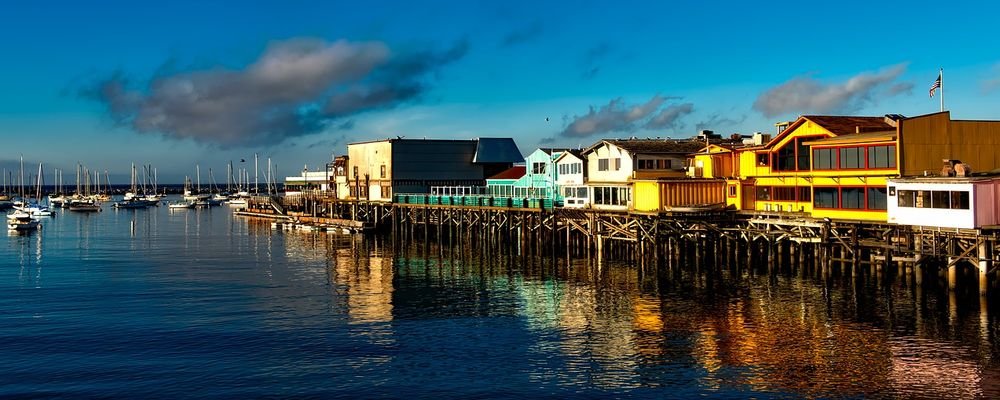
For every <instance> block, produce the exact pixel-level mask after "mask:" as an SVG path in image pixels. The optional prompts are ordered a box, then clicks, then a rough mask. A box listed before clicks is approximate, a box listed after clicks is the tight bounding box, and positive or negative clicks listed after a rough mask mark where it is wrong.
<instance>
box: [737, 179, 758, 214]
mask: <svg viewBox="0 0 1000 400" xmlns="http://www.w3.org/2000/svg"><path fill="white" fill-rule="evenodd" d="M741 189H742V190H740V195H741V196H743V201H742V202H741V203H742V205H741V207H740V209H742V210H748V211H753V210H754V209H756V207H757V187H756V186H755V185H754V184H752V183H751V184H749V185H748V184H743V185H742V188H741Z"/></svg>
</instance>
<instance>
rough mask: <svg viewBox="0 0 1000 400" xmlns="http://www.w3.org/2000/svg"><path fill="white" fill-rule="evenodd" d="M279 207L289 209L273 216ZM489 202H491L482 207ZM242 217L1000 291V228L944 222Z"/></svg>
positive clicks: (554, 215) (616, 214) (305, 202)
mask: <svg viewBox="0 0 1000 400" xmlns="http://www.w3.org/2000/svg"><path fill="white" fill-rule="evenodd" d="M272 202H283V203H282V204H280V205H279V207H281V209H282V210H288V211H285V212H284V213H283V214H279V213H275V212H274V210H275V207H274V206H273V205H272V204H271V203H272ZM478 204H483V203H478ZM252 206H253V207H258V208H256V209H255V208H248V209H247V211H243V212H242V215H253V216H258V217H259V216H268V217H271V218H275V219H279V220H281V221H282V222H280V224H281V226H282V227H285V226H286V225H289V224H290V225H292V226H296V225H297V226H309V227H310V228H308V229H313V230H331V231H342V232H382V233H391V235H392V237H393V240H394V241H398V242H400V243H419V242H428V241H432V240H448V241H453V240H458V239H464V240H468V241H471V242H472V243H479V244H480V245H481V246H485V247H490V246H494V247H497V248H499V249H500V250H501V251H502V250H503V249H507V250H511V249H513V250H515V251H516V252H518V253H519V254H531V255H536V256H548V257H566V258H572V257H583V258H594V259H596V260H598V262H599V263H600V262H602V261H604V260H619V261H627V262H634V263H635V265H636V267H637V268H638V269H639V270H640V271H652V270H660V269H663V268H669V267H670V266H671V265H675V264H677V263H687V264H693V265H694V266H695V267H696V268H702V267H708V266H723V265H730V264H746V265H760V264H766V265H768V266H769V268H775V269H781V268H790V269H795V270H798V269H799V268H805V269H808V270H810V271H816V274H817V275H818V276H830V274H839V273H850V274H858V273H871V274H874V275H876V276H880V277H881V276H883V275H886V276H888V275H893V276H895V275H899V276H904V277H909V279H911V280H912V281H913V283H914V284H920V283H921V282H922V281H923V280H924V279H932V278H933V277H935V276H938V277H941V278H942V279H944V280H946V281H947V286H948V288H949V289H950V290H958V289H959V288H960V286H961V285H963V282H977V283H978V285H973V287H974V288H975V290H978V291H979V293H980V294H982V295H985V294H986V293H987V292H988V291H989V290H992V289H993V288H995V287H996V284H997V280H996V279H995V277H996V275H997V266H998V265H1000V259H997V255H998V254H1000V230H998V229H991V228H984V229H941V228H927V227H919V226H907V225H894V224H887V223H875V222H870V221H851V220H830V219H825V218H824V219H816V218H810V217H808V216H806V215H798V214H790V213H783V214H782V213H774V212H755V211H735V210H724V209H723V210H708V211H706V210H696V211H692V210H683V211H664V212H659V213H649V212H642V213H636V212H629V211H601V210H591V209H570V208H560V207H555V208H545V207H543V206H541V205H540V206H539V207H537V208H523V207H495V206H492V205H465V202H464V201H462V202H459V203H458V204H457V205H456V204H450V205H444V204H409V203H402V204H400V203H392V202H375V201H364V200H337V199H333V198H324V197H322V196H305V197H297V198H294V199H287V200H281V199H271V200H268V201H257V202H252Z"/></svg>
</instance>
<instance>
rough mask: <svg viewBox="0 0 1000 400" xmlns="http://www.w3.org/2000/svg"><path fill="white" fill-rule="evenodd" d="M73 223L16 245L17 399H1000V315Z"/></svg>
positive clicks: (226, 219)
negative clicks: (719, 397)
mask: <svg viewBox="0 0 1000 400" xmlns="http://www.w3.org/2000/svg"><path fill="white" fill-rule="evenodd" d="M226 211H228V210H224V209H211V210H201V211H198V210H192V211H186V212H183V213H178V212H168V211H167V210H166V209H162V210H148V211H129V212H106V213H102V214H100V215H85V216H74V215H72V214H67V215H62V216H60V217H58V218H57V219H54V220H52V221H49V222H48V223H47V224H46V226H45V228H44V229H43V230H42V231H40V232H38V233H36V234H31V235H26V236H10V237H8V238H7V241H6V243H5V244H4V245H3V246H2V247H0V251H2V254H0V260H2V263H3V264H2V268H0V290H4V292H5V296H4V297H3V298H2V299H0V315H2V316H0V340H3V341H4V343H5V346H2V347H0V357H2V358H3V359H4V360H5V364H4V365H3V366H0V396H25V395H44V396H67V397H95V396H110V397H148V396H154V397H163V396H166V397H171V398H217V397H237V396H238V397H251V398H255V397H352V398H353V397H436V398H438V397H509V398H525V397H543V396H544V397H569V396H584V397H606V396H612V397H648V398H676V397H681V398H684V397H690V396H697V395H709V396H722V397H739V398H742V397H902V398H914V397H918V398H919V397H922V398H942V397H946V398H990V397H998V396H1000V387H998V385H997V384H996V383H995V382H997V380H996V379H995V378H996V377H997V376H998V371H1000V369H998V367H997V361H998V360H1000V357H998V352H997V349H998V343H1000V340H998V326H1000V325H998V323H997V314H998V313H997V312H996V311H991V310H997V309H998V308H997V307H1000V305H998V304H997V303H996V302H995V299H980V298H979V296H977V295H975V294H971V295H966V294H964V293H958V294H955V293H949V292H948V291H947V290H946V289H944V288H941V287H937V286H934V284H933V283H930V284H928V285H925V286H915V285H913V282H912V281H910V280H907V279H905V278H898V277H897V278H893V277H885V276H877V275H876V276H873V275H869V274H858V275H856V276H851V275H842V276H841V275H835V276H833V277H831V278H829V279H826V278H821V277H815V276H813V275H811V274H803V275H802V276H799V275H793V274H790V273H779V274H777V275H769V274H768V273H767V272H766V268H764V269H762V270H761V269H750V270H732V269H728V268H720V269H717V270H700V271H696V269H694V268H676V269H672V270H664V271H659V272H653V271H647V272H646V273H640V271H639V270H638V269H637V268H635V267H634V266H632V265H626V264H622V263H614V262H605V263H602V264H601V265H598V264H596V263H592V262H590V261H589V260H565V259H555V260H553V259H539V258H530V257H522V256H519V255H516V254H510V253H509V252H497V251H495V249H492V250H491V249H483V248H481V247H480V246H477V245H476V244H473V243H463V242H459V241H451V242H450V243H449V244H439V243H430V244H424V243H421V244H418V245H409V246H398V245H394V243H393V242H392V241H391V240H390V239H389V238H379V237H364V236H357V235H341V234H328V233H318V232H281V231H275V230H273V229H271V226H270V223H269V222H267V221H260V220H252V219H251V220H247V219H240V218H234V217H232V216H231V215H230V214H229V213H228V212H226Z"/></svg>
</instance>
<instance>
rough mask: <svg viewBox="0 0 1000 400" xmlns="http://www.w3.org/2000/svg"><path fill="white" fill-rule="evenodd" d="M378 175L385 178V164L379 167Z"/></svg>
mask: <svg viewBox="0 0 1000 400" xmlns="http://www.w3.org/2000/svg"><path fill="white" fill-rule="evenodd" d="M379 177H380V178H382V179H385V165H383V166H382V168H379Z"/></svg>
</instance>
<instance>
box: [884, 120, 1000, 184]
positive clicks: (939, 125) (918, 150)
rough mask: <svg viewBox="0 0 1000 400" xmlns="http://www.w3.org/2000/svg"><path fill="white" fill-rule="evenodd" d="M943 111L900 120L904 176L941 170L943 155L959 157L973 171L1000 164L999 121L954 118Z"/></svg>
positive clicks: (986, 169) (991, 168)
mask: <svg viewBox="0 0 1000 400" xmlns="http://www.w3.org/2000/svg"><path fill="white" fill-rule="evenodd" d="M950 118H951V117H950V113H948V112H943V113H937V114H930V115H926V116H921V117H916V118H910V119H905V120H903V121H901V122H900V135H899V143H900V151H899V152H898V153H899V157H901V160H902V162H901V163H900V164H899V165H900V166H901V167H902V169H901V174H902V175H903V176H920V175H923V174H924V171H928V173H930V174H934V175H936V174H938V173H940V171H941V166H942V160H943V159H946V158H947V159H957V160H961V161H962V162H964V163H967V164H969V165H970V166H971V167H972V170H973V171H980V172H982V171H990V170H993V169H997V168H1000V152H997V151H996V149H997V148H998V146H1000V121H951V120H950Z"/></svg>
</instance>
